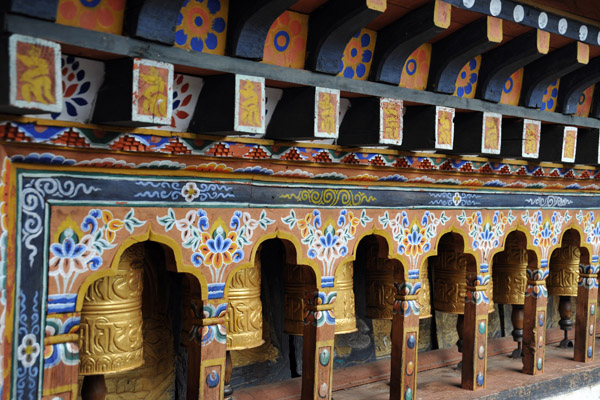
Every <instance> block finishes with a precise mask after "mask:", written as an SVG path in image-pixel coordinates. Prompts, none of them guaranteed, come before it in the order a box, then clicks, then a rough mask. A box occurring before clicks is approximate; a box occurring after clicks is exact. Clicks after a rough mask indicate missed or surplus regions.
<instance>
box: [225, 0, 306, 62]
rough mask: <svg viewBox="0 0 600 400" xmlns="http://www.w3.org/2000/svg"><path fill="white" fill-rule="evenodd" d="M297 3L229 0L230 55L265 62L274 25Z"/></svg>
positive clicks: (228, 39)
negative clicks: (271, 29)
mask: <svg viewBox="0 0 600 400" xmlns="http://www.w3.org/2000/svg"><path fill="white" fill-rule="evenodd" d="M297 1H298V0H253V1H250V0H230V3H229V23H228V29H227V49H228V50H227V52H228V54H229V55H231V56H234V57H241V58H247V59H251V60H262V57H263V52H264V47H265V41H266V39H267V33H268V32H269V29H270V28H271V25H273V22H275V20H276V19H277V17H279V16H280V15H281V14H282V13H283V12H284V11H286V10H287V9H288V8H290V7H291V6H292V5H293V4H294V3H296V2H297Z"/></svg>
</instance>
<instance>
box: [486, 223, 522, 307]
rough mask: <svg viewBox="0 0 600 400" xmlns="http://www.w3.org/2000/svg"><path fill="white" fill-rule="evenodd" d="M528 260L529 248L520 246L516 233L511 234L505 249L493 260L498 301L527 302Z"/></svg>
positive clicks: (495, 296)
mask: <svg viewBox="0 0 600 400" xmlns="http://www.w3.org/2000/svg"><path fill="white" fill-rule="evenodd" d="M527 262H528V257H527V249H523V248H521V247H519V240H518V237H517V236H516V235H509V236H508V238H507V240H506V246H505V248H504V251H502V252H500V253H498V254H496V255H495V256H494V259H493V262H492V279H493V282H494V301H495V302H496V303H500V304H518V305H520V304H525V290H526V288H527Z"/></svg>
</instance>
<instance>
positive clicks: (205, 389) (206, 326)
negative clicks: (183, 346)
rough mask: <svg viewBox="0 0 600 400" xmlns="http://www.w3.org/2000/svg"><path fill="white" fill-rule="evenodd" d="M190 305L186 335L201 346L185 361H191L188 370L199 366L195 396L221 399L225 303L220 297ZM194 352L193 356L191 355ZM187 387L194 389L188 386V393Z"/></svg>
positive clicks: (206, 398)
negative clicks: (190, 321)
mask: <svg viewBox="0 0 600 400" xmlns="http://www.w3.org/2000/svg"><path fill="white" fill-rule="evenodd" d="M191 308H192V313H193V316H194V318H193V320H192V325H191V330H190V338H191V339H193V340H194V341H195V342H196V343H200V344H201V348H200V351H199V353H200V355H199V357H198V351H191V352H190V355H189V359H188V363H190V364H193V365H192V366H191V367H192V368H190V370H194V369H195V370H197V369H199V373H198V379H199V388H198V389H197V390H198V391H197V393H198V398H199V399H202V400H221V399H222V398H223V387H224V385H223V382H224V380H225V379H224V377H225V355H226V339H227V328H226V327H225V315H226V313H227V303H226V302H224V300H223V299H222V298H221V299H209V300H203V301H201V302H200V301H197V300H192V302H191ZM196 350H197V348H196ZM194 355H195V357H192V356H194ZM198 358H199V360H198ZM198 363H199V365H198ZM190 384H194V383H193V381H190V380H188V385H190ZM190 389H191V390H192V391H195V388H189V389H188V392H189V391H190ZM188 398H189V396H188Z"/></svg>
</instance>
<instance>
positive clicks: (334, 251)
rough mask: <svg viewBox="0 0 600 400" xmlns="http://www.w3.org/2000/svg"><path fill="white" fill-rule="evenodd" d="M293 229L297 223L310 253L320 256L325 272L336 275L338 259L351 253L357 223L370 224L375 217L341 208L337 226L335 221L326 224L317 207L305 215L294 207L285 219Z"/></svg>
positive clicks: (303, 242) (315, 256) (363, 211)
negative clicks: (349, 250) (298, 212)
mask: <svg viewBox="0 0 600 400" xmlns="http://www.w3.org/2000/svg"><path fill="white" fill-rule="evenodd" d="M281 220H282V221H283V222H284V223H285V224H286V225H287V226H288V227H289V228H290V229H293V228H294V227H297V228H298V229H299V230H300V235H301V236H302V240H301V243H302V244H304V245H307V246H308V253H307V255H308V257H310V258H316V259H317V260H319V261H321V263H322V265H323V273H324V275H326V276H332V275H333V273H334V268H335V261H336V260H337V259H339V258H341V257H344V256H345V255H347V254H348V242H349V241H350V240H352V239H354V235H355V233H356V227H357V226H358V225H361V226H363V227H364V226H366V225H367V223H368V222H370V221H371V220H372V218H370V217H368V216H367V212H366V211H365V210H362V211H361V213H360V215H355V214H354V212H353V211H350V210H346V209H344V210H341V211H340V215H339V217H338V220H337V228H336V226H335V225H334V223H333V221H331V222H329V223H326V224H325V225H324V226H323V223H322V220H321V212H320V211H319V210H314V211H312V212H310V213H307V214H306V215H305V216H304V218H297V217H296V211H294V210H293V209H292V210H291V211H290V214H289V215H288V216H287V217H283V218H282V219H281Z"/></svg>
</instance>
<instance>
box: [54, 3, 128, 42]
mask: <svg viewBox="0 0 600 400" xmlns="http://www.w3.org/2000/svg"><path fill="white" fill-rule="evenodd" d="M124 14H125V0H59V2H58V13H57V15H56V22H57V23H59V24H63V25H69V26H76V27H81V28H85V29H90V30H93V31H99V32H107V33H114V34H116V35H120V34H121V31H122V30H123V16H124Z"/></svg>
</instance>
